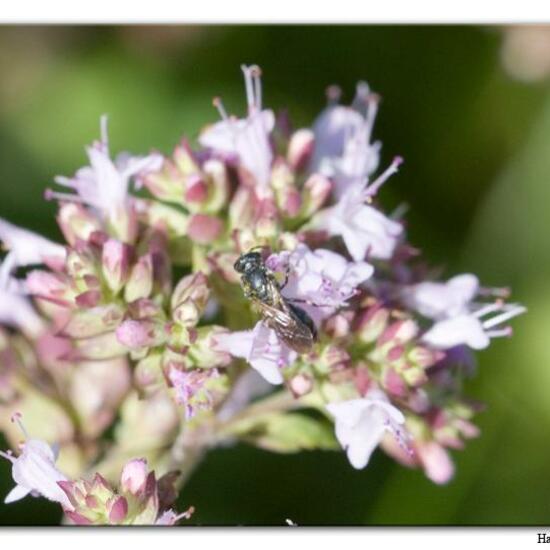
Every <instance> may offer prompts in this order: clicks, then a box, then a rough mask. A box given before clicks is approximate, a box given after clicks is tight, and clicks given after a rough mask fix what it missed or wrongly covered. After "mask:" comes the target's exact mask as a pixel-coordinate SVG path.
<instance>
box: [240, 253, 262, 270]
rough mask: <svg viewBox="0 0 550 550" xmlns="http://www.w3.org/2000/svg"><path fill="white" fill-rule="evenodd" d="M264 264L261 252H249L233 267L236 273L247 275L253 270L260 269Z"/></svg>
mask: <svg viewBox="0 0 550 550" xmlns="http://www.w3.org/2000/svg"><path fill="white" fill-rule="evenodd" d="M262 264H263V260H262V255H261V254H260V253H259V252H247V253H246V254H243V255H242V256H239V259H238V260H237V261H236V262H235V265H234V266H233V267H234V268H235V271H238V272H239V273H246V272H247V271H250V270H251V269H255V268H258V267H260V266H261V265H262Z"/></svg>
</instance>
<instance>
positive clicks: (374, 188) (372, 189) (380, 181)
mask: <svg viewBox="0 0 550 550" xmlns="http://www.w3.org/2000/svg"><path fill="white" fill-rule="evenodd" d="M402 163H403V158H402V157H395V158H394V159H393V161H392V163H391V164H390V165H389V166H388V167H387V168H386V170H384V172H382V174H380V175H379V176H378V177H377V178H376V179H375V180H374V181H373V182H372V183H371V184H370V185H368V186H367V187H366V188H365V191H364V193H365V199H366V200H368V198H369V197H374V195H376V193H378V190H379V189H380V187H382V185H384V183H385V182H386V181H387V180H388V179H389V178H390V176H392V175H393V174H395V173H396V172H397V171H398V169H399V166H400V165H401V164H402Z"/></svg>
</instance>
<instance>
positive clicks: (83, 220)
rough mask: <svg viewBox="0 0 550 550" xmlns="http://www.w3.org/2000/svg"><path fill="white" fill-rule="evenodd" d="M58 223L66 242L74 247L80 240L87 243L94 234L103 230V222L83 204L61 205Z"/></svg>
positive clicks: (70, 203)
mask: <svg viewBox="0 0 550 550" xmlns="http://www.w3.org/2000/svg"><path fill="white" fill-rule="evenodd" d="M57 223H58V224H59V227H60V228H61V231H62V232H63V236H64V237H65V240H66V241H67V242H68V243H69V244H70V245H71V246H74V245H75V243H76V242H77V241H78V240H82V241H87V240H88V239H89V238H90V236H91V235H92V233H94V232H95V231H100V230H101V222H100V220H99V219H98V218H96V217H95V216H93V215H92V214H91V212H90V211H89V210H88V209H86V208H84V207H83V206H82V205H81V204H77V203H74V202H67V203H63V204H61V206H60V207H59V213H58V215H57Z"/></svg>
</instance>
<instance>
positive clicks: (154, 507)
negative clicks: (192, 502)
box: [59, 459, 193, 525]
mask: <svg viewBox="0 0 550 550" xmlns="http://www.w3.org/2000/svg"><path fill="white" fill-rule="evenodd" d="M174 479H175V477H174V475H173V473H168V474H166V475H165V476H163V477H162V478H160V479H157V478H156V476H155V473H154V472H153V471H150V470H149V468H148V465H147V461H146V460H145V459H132V460H130V461H129V462H127V463H126V465H125V466H124V467H123V469H122V474H121V479H120V484H119V487H118V489H117V488H116V487H114V486H113V485H112V484H111V483H109V482H108V481H107V480H106V479H105V478H104V477H103V476H102V475H101V474H99V473H96V474H95V476H94V477H93V479H91V480H88V479H77V480H75V481H66V480H65V481H61V482H60V483H59V486H60V488H61V489H62V490H63V492H64V494H65V495H66V496H67V498H68V499H69V501H70V503H71V507H70V508H69V509H68V510H65V513H66V515H67V516H68V517H69V518H70V519H71V520H72V521H73V522H74V523H75V524H77V525H175V523H176V522H177V521H179V520H180V519H182V518H186V519H188V518H189V517H190V516H191V514H192V512H193V508H192V507H191V508H190V509H189V510H187V511H186V512H184V513H183V514H177V512H175V511H174V510H172V509H171V508H169V507H168V506H170V505H171V504H172V502H173V498H174V496H175V494H176V493H175V491H174V487H173V482H174Z"/></svg>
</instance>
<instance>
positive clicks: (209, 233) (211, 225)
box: [187, 214, 223, 244]
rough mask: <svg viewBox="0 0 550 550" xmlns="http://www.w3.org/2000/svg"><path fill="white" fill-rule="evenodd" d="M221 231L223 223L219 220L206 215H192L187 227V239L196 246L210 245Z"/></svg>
mask: <svg viewBox="0 0 550 550" xmlns="http://www.w3.org/2000/svg"><path fill="white" fill-rule="evenodd" d="M222 231H223V222H222V220H221V219H220V218H216V217H215V216H210V215H208V214H194V215H193V216H191V219H190V220H189V226H188V227H187V235H188V237H189V238H190V239H191V240H192V241H194V242H196V243H198V244H210V243H212V242H213V241H215V240H216V239H217V238H218V237H219V236H220V235H221V234H222Z"/></svg>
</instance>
